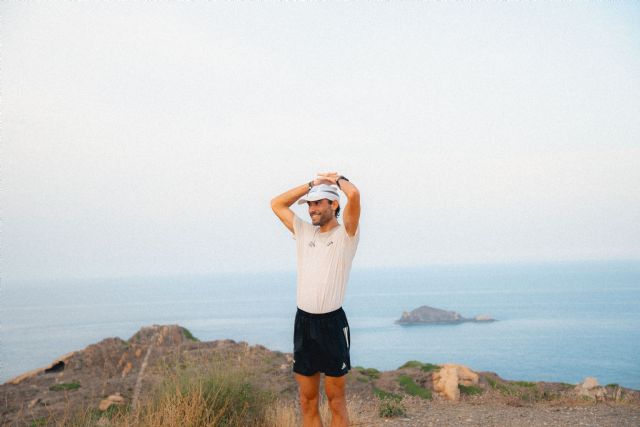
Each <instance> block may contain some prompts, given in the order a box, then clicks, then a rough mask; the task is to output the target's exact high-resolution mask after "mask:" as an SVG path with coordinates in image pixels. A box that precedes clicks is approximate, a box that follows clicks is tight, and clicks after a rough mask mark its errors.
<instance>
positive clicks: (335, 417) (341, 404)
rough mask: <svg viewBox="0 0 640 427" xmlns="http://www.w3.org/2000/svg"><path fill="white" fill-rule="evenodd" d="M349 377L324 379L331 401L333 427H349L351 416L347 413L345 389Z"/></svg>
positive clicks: (325, 388) (328, 397)
mask: <svg viewBox="0 0 640 427" xmlns="http://www.w3.org/2000/svg"><path fill="white" fill-rule="evenodd" d="M346 379H347V376H346V375H343V376H341V377H330V376H327V375H325V377H324V391H325V393H327V399H329V407H330V408H331V427H347V426H348V425H349V414H348V413H347V399H346V397H345V394H344V388H345V383H346Z"/></svg>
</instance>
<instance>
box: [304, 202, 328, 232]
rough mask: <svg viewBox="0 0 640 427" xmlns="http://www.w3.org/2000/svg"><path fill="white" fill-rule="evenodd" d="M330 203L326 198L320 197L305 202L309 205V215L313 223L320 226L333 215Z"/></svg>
mask: <svg viewBox="0 0 640 427" xmlns="http://www.w3.org/2000/svg"><path fill="white" fill-rule="evenodd" d="M331 203H332V202H330V201H329V200H328V199H322V200H318V201H315V202H307V206H308V207H309V216H310V217H311V222H312V223H313V225H319V226H320V227H322V226H323V225H325V224H326V223H327V222H329V221H331V219H332V218H333V217H334V216H335V214H334V213H333V209H331Z"/></svg>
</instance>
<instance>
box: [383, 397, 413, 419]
mask: <svg viewBox="0 0 640 427" xmlns="http://www.w3.org/2000/svg"><path fill="white" fill-rule="evenodd" d="M406 414H407V408H405V406H404V404H403V403H402V400H401V399H400V400H397V399H382V400H381V401H380V407H379V408H378V416H380V417H381V418H392V417H403V416H405V415H406Z"/></svg>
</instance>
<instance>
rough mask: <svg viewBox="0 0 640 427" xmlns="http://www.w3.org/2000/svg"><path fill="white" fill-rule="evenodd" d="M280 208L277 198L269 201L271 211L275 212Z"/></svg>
mask: <svg viewBox="0 0 640 427" xmlns="http://www.w3.org/2000/svg"><path fill="white" fill-rule="evenodd" d="M280 208H282V203H281V202H280V201H279V200H278V198H277V197H274V198H273V199H271V210H272V211H274V212H277V211H278V209H280Z"/></svg>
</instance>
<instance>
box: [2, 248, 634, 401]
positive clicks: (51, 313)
mask: <svg viewBox="0 0 640 427" xmlns="http://www.w3.org/2000/svg"><path fill="white" fill-rule="evenodd" d="M0 298H1V299H0V306H1V311H0V321H1V325H0V344H1V348H0V360H1V371H0V382H5V381H7V380H8V379H10V378H12V377H14V376H16V375H19V374H21V373H23V372H25V371H28V370H31V369H35V368H38V367H43V366H46V365H48V364H49V363H51V362H52V361H53V360H54V359H55V358H56V357H58V356H61V355H63V354H66V353H68V352H70V351H73V350H80V349H83V348H84V347H86V346H87V345H89V344H93V343H96V342H99V341H100V340H102V339H104V338H108V337H114V336H118V337H120V338H122V339H125V340H126V339H128V338H129V337H131V336H132V335H133V334H134V333H135V332H136V331H138V330H139V329H140V328H141V327H144V326H149V325H153V324H178V325H181V326H184V327H186V328H187V329H189V330H190V331H191V332H192V334H193V335H194V336H196V337H197V338H198V339H200V340H202V341H210V340H218V339H233V340H235V341H246V342H248V343H249V344H251V345H254V344H261V345H264V346H266V347H268V348H270V349H272V350H279V351H283V352H290V351H292V345H293V344H292V335H293V317H294V314H295V309H296V306H295V272H294V271H291V272H268V273H237V274H228V273H227V274H211V275H198V276H186V275H183V276H174V277H132V278H117V279H115V278H111V279H109V278H104V279H91V280H88V279H82V280H80V279H76V280H71V279H70V280H61V279H57V280H23V281H12V280H3V281H2V287H1V290H0ZM422 305H428V306H431V307H435V308H440V309H445V310H453V311H456V312H458V313H460V314H461V315H463V316H464V317H473V316H475V315H479V314H485V315H489V316H491V317H493V318H495V319H497V321H496V322H492V323H462V324H445V325H420V326H402V325H398V324H396V323H395V321H396V320H397V319H399V318H400V316H401V315H402V312H403V311H405V310H406V311H410V310H413V309H415V308H417V307H420V306H422ZM344 309H345V311H346V313H347V316H348V319H349V323H350V327H351V363H352V366H363V367H367V368H369V367H372V368H377V369H379V370H390V369H395V368H397V367H399V366H400V365H402V364H403V363H405V362H406V361H409V360H419V361H422V362H430V363H449V362H451V363H460V364H464V365H467V366H469V367H470V368H471V369H473V370H475V371H491V372H495V373H497V374H498V375H500V376H501V377H503V378H505V379H512V380H524V381H552V382H565V383H572V384H575V383H578V382H581V381H582V380H584V378H585V377H588V376H591V377H596V378H597V379H598V381H599V383H600V384H602V385H607V384H619V385H621V386H624V387H630V388H634V389H640V261H598V262H596V261H590V262H553V263H538V264H531V263H528V264H524V263H520V264H491V265H489V264H487V265H448V266H427V267H419V268H418V267H412V268H385V269H357V268H354V270H353V271H352V272H351V279H350V282H349V286H348V289H347V296H346V299H345V302H344Z"/></svg>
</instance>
